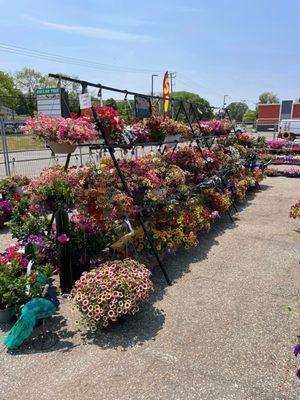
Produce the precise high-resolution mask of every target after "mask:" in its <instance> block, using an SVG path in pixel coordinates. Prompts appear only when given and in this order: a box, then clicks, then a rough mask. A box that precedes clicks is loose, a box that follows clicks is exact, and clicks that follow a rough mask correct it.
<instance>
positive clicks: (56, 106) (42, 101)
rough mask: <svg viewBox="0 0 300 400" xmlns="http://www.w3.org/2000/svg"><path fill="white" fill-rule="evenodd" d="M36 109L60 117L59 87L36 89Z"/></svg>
mask: <svg viewBox="0 0 300 400" xmlns="http://www.w3.org/2000/svg"><path fill="white" fill-rule="evenodd" d="M35 92H36V99H37V110H38V112H39V113H43V114H45V115H50V116H51V117H54V118H59V117H61V94H60V90H59V88H45V89H37V90H36V91H35Z"/></svg>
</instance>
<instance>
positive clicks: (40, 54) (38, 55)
mask: <svg viewBox="0 0 300 400" xmlns="http://www.w3.org/2000/svg"><path fill="white" fill-rule="evenodd" d="M0 51H2V52H6V53H12V54H17V55H20V56H27V57H31V58H35V59H42V60H46V61H54V62H57V63H62V64H69V65H78V66H81V67H86V68H93V69H98V70H105V71H107V70H110V71H117V72H128V73H141V74H146V73H147V74H148V73H150V72H151V73H152V72H159V73H163V71H162V70H153V69H151V70H150V69H143V68H132V67H123V66H116V65H110V64H103V63H99V62H96V61H88V60H84V59H81V58H74V57H67V56H61V55H57V54H53V53H46V52H44V51H39V50H32V49H28V48H25V47H20V46H14V45H8V44H5V43H0Z"/></svg>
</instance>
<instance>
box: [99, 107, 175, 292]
mask: <svg viewBox="0 0 300 400" xmlns="http://www.w3.org/2000/svg"><path fill="white" fill-rule="evenodd" d="M92 112H93V117H94V119H95V125H96V129H98V131H99V132H100V133H101V135H102V137H103V139H104V142H105V144H106V145H107V146H108V151H109V154H110V156H111V159H112V161H113V163H114V166H115V168H116V170H117V172H118V175H119V178H120V180H121V182H122V185H123V188H124V190H125V192H126V193H127V195H128V196H129V197H131V198H132V199H133V201H134V198H133V196H132V193H131V191H130V189H129V187H128V185H127V182H126V179H125V177H124V175H123V173H122V171H121V168H120V165H119V163H118V161H117V159H116V156H115V154H114V152H115V150H114V149H113V148H112V147H111V146H110V142H109V140H108V138H107V136H106V135H105V133H104V131H103V127H102V125H101V123H100V121H99V119H98V116H97V113H96V110H95V108H94V107H93V106H92ZM137 218H138V220H139V223H140V225H141V227H142V229H143V231H144V234H145V236H146V238H147V240H148V242H149V244H150V247H151V250H152V252H153V254H154V256H155V258H156V261H157V262H158V265H159V267H160V269H161V271H162V273H163V275H164V277H165V280H166V282H167V284H168V285H171V281H170V279H169V277H168V274H167V272H166V270H165V267H164V266H163V264H162V261H161V259H160V257H159V254H158V252H157V250H156V247H155V245H154V243H153V241H152V239H151V236H150V235H149V232H148V230H147V228H146V225H145V223H144V218H143V215H142V211H141V210H139V212H138V214H137Z"/></svg>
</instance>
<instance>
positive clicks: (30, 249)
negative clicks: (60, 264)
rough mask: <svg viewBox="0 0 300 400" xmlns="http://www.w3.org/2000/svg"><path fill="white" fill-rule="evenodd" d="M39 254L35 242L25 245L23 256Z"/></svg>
mask: <svg viewBox="0 0 300 400" xmlns="http://www.w3.org/2000/svg"><path fill="white" fill-rule="evenodd" d="M38 254H39V247H38V245H37V244H36V243H34V242H30V243H27V244H26V246H25V256H26V257H28V256H31V257H37V256H38Z"/></svg>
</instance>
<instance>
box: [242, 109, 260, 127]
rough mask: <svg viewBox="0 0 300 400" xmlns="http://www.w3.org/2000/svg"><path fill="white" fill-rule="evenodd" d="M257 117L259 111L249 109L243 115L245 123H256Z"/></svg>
mask: <svg viewBox="0 0 300 400" xmlns="http://www.w3.org/2000/svg"><path fill="white" fill-rule="evenodd" d="M256 119H257V111H254V110H248V111H247V112H245V114H244V117H243V122H244V124H254V123H255V121H256Z"/></svg>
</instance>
